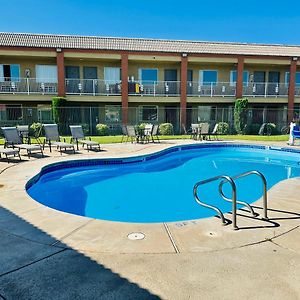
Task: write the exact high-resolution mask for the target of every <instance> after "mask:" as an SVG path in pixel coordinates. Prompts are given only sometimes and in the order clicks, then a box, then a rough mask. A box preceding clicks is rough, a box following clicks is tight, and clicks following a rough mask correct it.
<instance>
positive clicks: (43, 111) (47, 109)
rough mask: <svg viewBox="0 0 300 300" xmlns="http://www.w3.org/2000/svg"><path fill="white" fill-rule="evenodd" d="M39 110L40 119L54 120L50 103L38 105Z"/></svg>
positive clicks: (45, 120)
mask: <svg viewBox="0 0 300 300" xmlns="http://www.w3.org/2000/svg"><path fill="white" fill-rule="evenodd" d="M37 112H38V120H39V122H41V123H47V122H51V121H52V113H51V106H50V105H43V104H38V105H37Z"/></svg>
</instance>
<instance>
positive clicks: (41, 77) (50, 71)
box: [35, 65, 57, 83]
mask: <svg viewBox="0 0 300 300" xmlns="http://www.w3.org/2000/svg"><path fill="white" fill-rule="evenodd" d="M35 74H36V82H43V83H57V66H51V65H36V66H35Z"/></svg>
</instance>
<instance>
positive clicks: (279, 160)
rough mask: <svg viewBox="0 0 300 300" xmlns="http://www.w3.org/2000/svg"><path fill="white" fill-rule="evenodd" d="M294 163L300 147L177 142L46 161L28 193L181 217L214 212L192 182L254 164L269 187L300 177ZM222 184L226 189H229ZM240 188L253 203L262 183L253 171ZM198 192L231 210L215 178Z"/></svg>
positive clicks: (62, 204) (241, 196)
mask: <svg viewBox="0 0 300 300" xmlns="http://www.w3.org/2000/svg"><path fill="white" fill-rule="evenodd" d="M298 162H300V153H293V152H288V151H280V150H279V149H269V148H267V149H265V147H254V146H241V145H239V146H237V145H230V144H227V145H224V144H212V145H211V146H209V145H206V146H200V145H197V146H181V147H173V148H171V149H168V150H166V151H161V152H160V153H158V154H154V155H150V156H144V157H136V158H131V159H119V160H116V159H114V160H108V159H106V160H100V159H98V160H92V161H91V160H89V161H79V162H76V161H72V162H68V163H59V164H55V165H50V166H48V167H46V168H44V169H43V170H42V172H41V173H40V174H39V175H37V176H36V177H35V178H33V179H32V180H30V181H29V183H28V184H27V192H28V194H29V195H30V196H31V197H32V198H33V199H35V200H36V201H38V202H40V203H42V204H44V205H46V206H49V207H51V208H54V209H57V210H60V211H65V212H68V213H72V214H76V215H81V216H88V217H92V218H97V219H103V220H113V221H124V222H144V223H151V222H167V221H183V220H192V219H199V218H205V217H209V216H213V215H214V214H215V213H214V211H212V210H210V209H207V208H205V207H201V206H199V205H198V204H197V203H196V202H195V200H194V197H193V186H194V184H195V183H196V182H197V181H200V180H203V179H207V178H210V177H213V176H217V175H222V174H226V175H229V176H233V175H236V174H239V173H242V172H245V171H250V170H258V171H260V172H262V173H263V174H264V175H265V177H266V179H267V183H268V189H270V188H271V187H272V186H273V185H275V184H276V183H278V182H279V181H281V180H284V179H288V178H292V177H297V176H300V166H299V164H298ZM227 188H228V189H227ZM226 189H227V190H226ZM224 190H225V192H226V193H227V195H229V194H230V190H229V187H225V189H224ZM237 191H238V192H237V198H238V200H243V201H247V202H254V201H256V200H257V199H259V198H260V197H261V195H262V189H261V181H260V179H259V178H258V177H256V176H250V177H248V178H244V179H239V180H237ZM199 196H200V197H201V198H202V199H203V200H205V202H207V203H210V204H212V205H216V206H218V207H219V208H220V209H221V210H222V211H223V212H224V213H225V212H227V211H230V210H231V204H230V203H228V202H226V201H224V200H222V199H221V198H220V196H219V194H218V182H213V183H210V184H207V185H205V186H203V187H200V188H199Z"/></svg>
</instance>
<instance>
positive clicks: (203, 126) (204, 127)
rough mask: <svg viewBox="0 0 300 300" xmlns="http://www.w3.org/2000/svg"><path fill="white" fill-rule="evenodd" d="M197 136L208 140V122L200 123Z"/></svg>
mask: <svg viewBox="0 0 300 300" xmlns="http://www.w3.org/2000/svg"><path fill="white" fill-rule="evenodd" d="M199 136H200V137H201V139H202V140H210V134H209V123H201V125H200V132H199Z"/></svg>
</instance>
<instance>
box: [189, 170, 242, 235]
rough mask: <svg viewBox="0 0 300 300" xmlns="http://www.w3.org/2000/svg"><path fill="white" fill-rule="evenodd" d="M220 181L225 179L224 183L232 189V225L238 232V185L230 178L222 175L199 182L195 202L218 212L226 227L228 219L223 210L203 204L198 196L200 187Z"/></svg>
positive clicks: (195, 191) (195, 187)
mask: <svg viewBox="0 0 300 300" xmlns="http://www.w3.org/2000/svg"><path fill="white" fill-rule="evenodd" d="M219 179H223V181H224V180H225V181H227V182H229V183H230V185H231V187H232V201H231V202H232V225H233V229H235V230H237V229H238V227H237V224H236V210H237V207H236V185H235V182H234V180H233V179H232V178H231V177H230V176H227V175H220V176H216V177H212V178H209V179H206V180H202V181H199V182H197V183H196V184H195V185H194V189H193V192H194V197H195V200H196V202H197V203H198V204H200V205H202V206H204V207H207V208H210V209H212V210H214V211H216V212H217V213H218V215H219V217H220V219H221V221H222V223H223V225H226V224H227V222H226V219H225V217H224V215H223V213H222V212H221V210H220V209H219V208H217V207H216V206H213V205H210V204H207V203H204V202H202V201H201V200H200V198H199V197H198V194H197V190H198V187H199V186H200V185H203V184H206V183H209V182H212V181H215V180H219Z"/></svg>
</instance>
